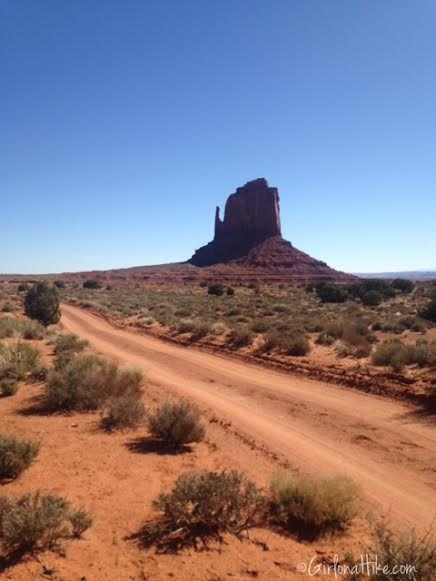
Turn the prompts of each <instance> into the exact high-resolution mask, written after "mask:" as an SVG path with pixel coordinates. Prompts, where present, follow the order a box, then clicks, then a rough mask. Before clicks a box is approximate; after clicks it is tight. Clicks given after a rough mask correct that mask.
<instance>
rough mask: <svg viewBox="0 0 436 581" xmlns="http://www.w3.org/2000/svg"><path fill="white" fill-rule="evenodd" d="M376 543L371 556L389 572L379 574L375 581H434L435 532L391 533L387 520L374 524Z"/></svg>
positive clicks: (371, 548) (375, 574)
mask: <svg viewBox="0 0 436 581" xmlns="http://www.w3.org/2000/svg"><path fill="white" fill-rule="evenodd" d="M373 530H374V540H373V543H372V545H371V546H370V547H369V553H370V555H374V557H375V556H376V557H377V561H378V563H379V565H380V567H386V570H387V571H390V572H391V573H386V572H382V571H379V572H376V573H374V575H373V576H371V579H372V580H374V581H418V580H422V581H424V580H426V579H433V578H434V573H435V571H436V546H435V544H434V538H433V536H432V534H431V531H429V532H428V533H426V534H425V535H424V536H417V535H416V533H415V531H414V530H411V529H406V528H404V529H402V530H398V531H393V530H391V529H390V528H389V527H388V526H387V523H386V521H383V520H382V521H380V522H378V523H376V524H375V525H373Z"/></svg>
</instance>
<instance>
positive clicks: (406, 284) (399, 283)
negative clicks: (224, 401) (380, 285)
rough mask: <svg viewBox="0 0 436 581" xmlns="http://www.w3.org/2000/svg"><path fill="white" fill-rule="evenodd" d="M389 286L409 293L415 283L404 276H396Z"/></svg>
mask: <svg viewBox="0 0 436 581" xmlns="http://www.w3.org/2000/svg"><path fill="white" fill-rule="evenodd" d="M391 286H392V288H394V289H395V290H398V291H401V292H402V293H405V294H410V293H411V292H413V289H414V288H415V283H414V282H413V281H411V280H407V279H404V278H396V279H395V280H393V281H392V283H391Z"/></svg>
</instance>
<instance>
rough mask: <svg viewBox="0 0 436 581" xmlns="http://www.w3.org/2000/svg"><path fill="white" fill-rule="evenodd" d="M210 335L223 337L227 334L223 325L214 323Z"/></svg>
mask: <svg viewBox="0 0 436 581" xmlns="http://www.w3.org/2000/svg"><path fill="white" fill-rule="evenodd" d="M211 333H212V335H224V333H227V327H226V326H225V325H224V323H214V324H213V325H212V327H211Z"/></svg>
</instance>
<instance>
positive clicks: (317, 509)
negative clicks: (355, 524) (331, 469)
mask: <svg viewBox="0 0 436 581" xmlns="http://www.w3.org/2000/svg"><path fill="white" fill-rule="evenodd" d="M270 498H271V514H272V516H273V519H275V520H276V521H277V522H279V523H281V524H282V525H284V526H287V527H290V528H293V527H294V526H296V525H297V526H304V527H306V529H307V530H308V531H310V532H312V533H319V534H321V533H324V532H326V531H337V530H343V529H345V528H346V527H347V526H348V525H349V524H350V523H351V521H352V520H353V518H354V517H355V516H356V515H357V514H358V512H359V508H360V493H359V488H358V486H357V485H356V484H355V483H354V482H353V481H352V480H350V479H349V478H346V477H345V476H333V477H330V478H324V479H317V478H313V477H309V476H303V475H295V474H292V473H290V472H283V473H280V474H277V475H276V476H275V477H274V478H273V480H272V482H271V486H270Z"/></svg>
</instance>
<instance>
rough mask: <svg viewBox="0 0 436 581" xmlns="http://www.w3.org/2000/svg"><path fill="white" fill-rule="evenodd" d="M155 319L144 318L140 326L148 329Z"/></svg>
mask: <svg viewBox="0 0 436 581" xmlns="http://www.w3.org/2000/svg"><path fill="white" fill-rule="evenodd" d="M154 321H155V319H154V318H153V317H144V318H143V319H141V325H145V326H146V327H150V326H151V325H153V323H154Z"/></svg>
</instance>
